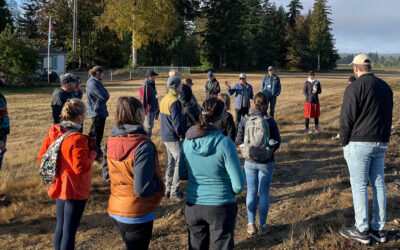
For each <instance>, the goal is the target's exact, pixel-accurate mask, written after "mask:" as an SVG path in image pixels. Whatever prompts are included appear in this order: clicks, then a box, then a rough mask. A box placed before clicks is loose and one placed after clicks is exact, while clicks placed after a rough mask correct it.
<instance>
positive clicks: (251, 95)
mask: <svg viewBox="0 0 400 250" xmlns="http://www.w3.org/2000/svg"><path fill="white" fill-rule="evenodd" d="M249 97H250V99H254V93H253V86H251V85H250V95H249Z"/></svg>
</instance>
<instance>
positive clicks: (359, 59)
mask: <svg viewBox="0 0 400 250" xmlns="http://www.w3.org/2000/svg"><path fill="white" fill-rule="evenodd" d="M352 64H356V65H371V59H370V58H369V56H367V55H366V54H358V55H356V56H355V57H354V59H353V62H352V63H351V65H352Z"/></svg>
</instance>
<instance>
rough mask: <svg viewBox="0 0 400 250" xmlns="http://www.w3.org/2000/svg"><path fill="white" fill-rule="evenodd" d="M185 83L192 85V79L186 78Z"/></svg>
mask: <svg viewBox="0 0 400 250" xmlns="http://www.w3.org/2000/svg"><path fill="white" fill-rule="evenodd" d="M185 83H186V84H190V85H193V82H192V79H191V78H186V79H185Z"/></svg>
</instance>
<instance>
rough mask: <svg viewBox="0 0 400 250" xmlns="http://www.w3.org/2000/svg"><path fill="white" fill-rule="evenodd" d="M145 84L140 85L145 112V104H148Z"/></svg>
mask: <svg viewBox="0 0 400 250" xmlns="http://www.w3.org/2000/svg"><path fill="white" fill-rule="evenodd" d="M147 90H148V89H147V84H143V85H142V92H143V96H142V105H143V109H144V110H146V108H147V104H148V102H149V100H148V92H147Z"/></svg>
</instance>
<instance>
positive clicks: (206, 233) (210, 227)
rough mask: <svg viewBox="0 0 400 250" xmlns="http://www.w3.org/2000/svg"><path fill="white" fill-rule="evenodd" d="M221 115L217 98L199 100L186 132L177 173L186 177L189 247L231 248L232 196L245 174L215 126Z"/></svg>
mask: <svg viewBox="0 0 400 250" xmlns="http://www.w3.org/2000/svg"><path fill="white" fill-rule="evenodd" d="M223 115H224V103H223V102H222V101H221V100H218V99H217V98H210V99H207V100H206V101H205V102H204V103H203V112H202V115H201V116H200V123H199V124H198V125H195V126H193V127H191V128H190V129H189V130H188V131H187V133H186V140H185V141H184V143H183V147H182V153H181V155H180V157H181V158H180V163H179V176H180V179H181V180H188V184H187V203H186V206H185V219H186V224H187V226H188V234H189V235H188V236H189V249H208V248H209V245H210V247H211V249H233V246H234V241H233V238H234V229H235V221H236V213H237V205H236V198H235V195H236V194H239V193H240V192H242V191H243V189H244V185H245V176H244V173H243V171H242V168H241V165H240V160H239V157H238V153H237V151H236V147H235V144H234V143H233V142H232V140H231V139H230V138H228V137H225V136H224V135H222V133H221V132H220V130H219V129H218V127H217V126H216V125H218V123H219V122H220V121H221V119H222V117H223Z"/></svg>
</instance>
